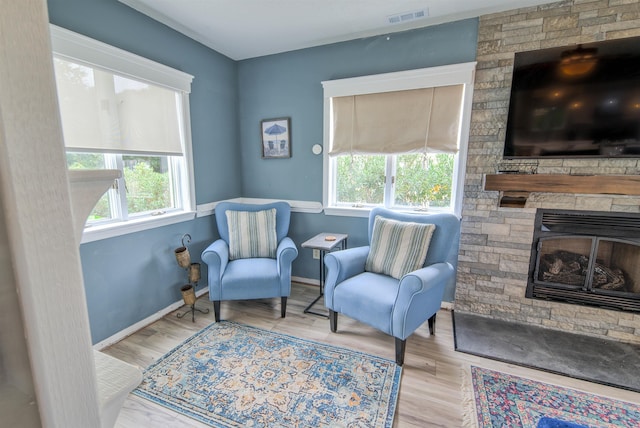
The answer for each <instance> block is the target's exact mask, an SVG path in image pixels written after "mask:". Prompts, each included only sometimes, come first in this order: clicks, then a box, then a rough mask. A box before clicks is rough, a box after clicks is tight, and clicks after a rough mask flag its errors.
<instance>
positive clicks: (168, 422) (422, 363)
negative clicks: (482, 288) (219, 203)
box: [103, 283, 640, 428]
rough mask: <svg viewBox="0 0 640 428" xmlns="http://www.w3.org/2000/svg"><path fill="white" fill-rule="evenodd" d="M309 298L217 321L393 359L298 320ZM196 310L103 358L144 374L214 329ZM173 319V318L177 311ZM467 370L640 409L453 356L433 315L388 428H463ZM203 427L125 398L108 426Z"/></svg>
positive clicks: (445, 320) (387, 346)
mask: <svg viewBox="0 0 640 428" xmlns="http://www.w3.org/2000/svg"><path fill="white" fill-rule="evenodd" d="M317 293H318V287H317V286H311V285H305V284H297V283H295V284H293V286H292V293H291V297H290V298H289V303H288V306H287V316H286V318H280V299H268V300H256V301H236V302H223V303H222V311H221V312H222V313H221V316H222V319H226V320H232V321H236V322H240V323H243V324H247V325H251V326H255V327H260V328H263V329H267V330H272V331H276V332H280V333H286V334H289V335H292V336H296V337H301V338H306V339H310V340H315V341H319V342H324V343H329V344H332V345H337V346H342V347H345V348H353V349H357V350H360V351H363V352H366V353H370V354H374V355H378V356H381V357H385V358H388V359H390V360H393V359H394V358H395V351H394V340H393V338H392V337H390V336H387V335H385V334H383V333H380V332H378V331H377V330H374V329H373V328H371V327H368V326H366V325H363V324H361V323H358V322H356V321H354V320H351V319H349V318H347V317H344V316H341V317H340V318H339V320H338V332H337V333H331V332H330V330H329V321H328V319H326V318H323V317H319V316H316V315H312V314H304V313H303V309H304V308H305V307H306V305H307V304H308V303H309V302H311V301H312V300H313V299H314V298H315V297H316V296H317ZM321 303H322V300H320V301H319V302H318V304H317V305H316V306H314V309H316V310H318V311H320V310H323V305H322V304H321ZM196 306H197V307H201V308H209V309H210V312H211V313H210V314H208V315H203V314H200V313H196V320H195V323H192V322H191V316H190V314H189V315H187V316H185V317H183V318H181V319H178V318H177V317H176V312H174V313H171V314H169V315H167V316H166V317H164V318H162V319H161V320H159V321H157V322H155V323H153V324H151V325H149V326H148V327H145V328H144V329H142V330H140V331H138V332H136V333H135V334H133V335H131V336H129V337H127V338H126V339H124V340H122V341H120V342H118V343H116V344H115V345H113V346H111V347H109V348H108V349H105V350H103V351H104V352H105V353H107V354H110V355H112V356H114V357H116V358H120V359H121V360H123V361H126V362H129V363H132V364H136V365H138V366H140V367H141V368H144V367H147V366H148V365H149V364H151V363H152V362H154V361H156V360H157V359H158V358H160V357H161V356H162V355H164V354H165V353H166V352H167V351H169V350H170V349H172V348H173V347H175V346H177V345H179V344H180V343H182V342H183V341H184V340H185V339H187V338H188V337H190V336H191V335H193V334H194V333H196V332H197V331H199V330H200V329H202V328H204V327H206V326H207V325H209V324H211V323H212V322H214V318H213V313H212V312H213V308H212V304H211V302H209V300H208V295H204V296H203V297H201V298H200V299H199V300H198V302H197V303H196ZM177 312H178V313H181V312H183V310H179V311H177ZM470 364H474V365H477V366H482V367H487V368H491V369H496V370H500V371H503V372H507V373H512V374H515V375H518V376H523V377H527V378H531V379H537V380H540V381H543V382H548V383H553V384H557V385H563V386H568V387H572V388H575V389H579V390H582V391H586V392H591V393H595V394H600V395H605V396H608V397H612V398H618V399H621V400H625V401H629V402H634V403H638V402H640V394H638V393H633V392H630V391H625V390H621V389H616V388H611V387H607V386H603V385H598V384H594V383H589V382H585V381H580V380H576V379H571V378H567V377H563V376H557V375H554V374H551V373H546V372H541V371H537V370H532V369H527V368H523V367H518V366H514V365H510V364H504V363H500V362H497V361H493V360H488V359H484V358H479V357H474V356H471V355H467V354H463V353H460V352H456V351H454V340H453V328H452V323H451V312H449V311H446V310H441V311H440V313H439V314H438V317H437V322H436V332H435V336H433V337H429V329H428V327H427V326H426V324H425V325H423V326H422V327H420V328H419V329H418V330H417V331H416V332H415V333H414V334H413V335H412V336H411V337H409V339H408V340H407V350H406V355H405V364H404V366H403V373H402V380H401V387H400V394H399V398H398V405H397V408H396V414H395V419H394V426H396V427H461V426H463V418H464V416H465V414H467V417H468V416H469V415H468V413H469V412H468V406H464V405H463V398H464V397H463V393H462V387H461V386H462V383H463V371H464V370H465V369H467V368H468V366H469V365H470ZM204 426H205V425H203V424H201V423H199V422H197V421H195V420H193V419H190V418H188V417H186V416H182V415H180V414H178V413H175V412H172V411H170V410H168V409H166V408H164V407H162V406H159V405H156V404H154V403H152V402H150V401H147V400H144V399H142V398H139V397H136V396H133V395H129V397H128V398H127V401H126V402H125V404H124V407H123V409H122V411H121V413H120V416H119V418H118V421H117V423H116V427H118V428H140V427H154V428H159V427H172V428H179V427H204Z"/></svg>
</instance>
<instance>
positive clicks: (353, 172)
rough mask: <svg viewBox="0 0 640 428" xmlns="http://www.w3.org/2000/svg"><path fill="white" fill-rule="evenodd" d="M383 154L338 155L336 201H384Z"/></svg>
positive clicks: (373, 202)
mask: <svg viewBox="0 0 640 428" xmlns="http://www.w3.org/2000/svg"><path fill="white" fill-rule="evenodd" d="M385 162H386V160H385V156H363V155H353V156H349V155H347V156H340V157H339V158H338V180H337V183H336V193H337V194H336V197H337V201H338V202H341V203H352V204H382V203H383V202H384V170H385Z"/></svg>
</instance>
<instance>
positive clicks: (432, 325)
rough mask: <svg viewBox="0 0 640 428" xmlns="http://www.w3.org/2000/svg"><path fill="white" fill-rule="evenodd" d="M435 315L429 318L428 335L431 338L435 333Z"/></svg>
mask: <svg viewBox="0 0 640 428" xmlns="http://www.w3.org/2000/svg"><path fill="white" fill-rule="evenodd" d="M436 315H437V314H433V316H432V317H431V318H429V321H428V322H429V334H431V336H433V335H434V334H435V331H436Z"/></svg>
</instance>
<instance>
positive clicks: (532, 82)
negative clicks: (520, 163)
mask: <svg viewBox="0 0 640 428" xmlns="http://www.w3.org/2000/svg"><path fill="white" fill-rule="evenodd" d="M547 157H555V158H567V157H640V37H635V38H628V39H619V40H611V41H605V42H598V43H589V44H583V45H577V46H569V47H565V48H553V49H544V50H538V51H530V52H519V53H516V55H515V63H514V70H513V80H512V86H511V98H510V102H509V116H508V120H507V129H506V140H505V145H504V158H505V159H522V158H547Z"/></svg>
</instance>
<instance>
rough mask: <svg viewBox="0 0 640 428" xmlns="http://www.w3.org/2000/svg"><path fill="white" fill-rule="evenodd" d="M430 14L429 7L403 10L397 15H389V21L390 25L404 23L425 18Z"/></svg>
mask: <svg viewBox="0 0 640 428" xmlns="http://www.w3.org/2000/svg"><path fill="white" fill-rule="evenodd" d="M428 16H429V9H420V10H416V11H413V12H403V13H398V14H396V15H389V16H387V22H388V23H389V24H390V25H395V24H404V23H405V22H409V21H415V20H416V19H424V18H426V17H428Z"/></svg>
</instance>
